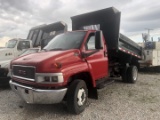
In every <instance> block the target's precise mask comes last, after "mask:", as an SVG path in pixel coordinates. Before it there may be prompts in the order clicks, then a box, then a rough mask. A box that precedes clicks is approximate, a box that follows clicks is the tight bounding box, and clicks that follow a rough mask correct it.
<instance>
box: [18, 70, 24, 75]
mask: <svg viewBox="0 0 160 120" xmlns="http://www.w3.org/2000/svg"><path fill="white" fill-rule="evenodd" d="M18 73H19V74H20V75H26V71H25V70H18Z"/></svg>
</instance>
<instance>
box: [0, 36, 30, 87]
mask: <svg viewBox="0 0 160 120" xmlns="http://www.w3.org/2000/svg"><path fill="white" fill-rule="evenodd" d="M28 48H32V41H31V40H27V39H20V38H19V39H17V38H15V39H11V40H9V41H8V43H7V44H6V47H5V48H2V49H0V56H1V57H0V85H3V86H4V85H8V83H9V82H8V81H9V79H10V77H7V75H8V67H9V65H10V64H9V63H10V61H11V60H12V59H14V58H16V57H18V56H19V55H20V54H22V53H23V52H24V51H25V50H27V49H28Z"/></svg>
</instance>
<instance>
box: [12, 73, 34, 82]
mask: <svg viewBox="0 0 160 120" xmlns="http://www.w3.org/2000/svg"><path fill="white" fill-rule="evenodd" d="M12 77H15V78H19V79H24V80H28V81H35V79H30V78H25V77H20V76H17V75H13V74H12Z"/></svg>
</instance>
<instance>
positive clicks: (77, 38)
mask: <svg viewBox="0 0 160 120" xmlns="http://www.w3.org/2000/svg"><path fill="white" fill-rule="evenodd" d="M85 33H86V32H67V33H64V34H60V35H57V36H56V37H54V38H53V39H52V40H51V41H50V42H49V43H48V45H47V46H46V47H44V49H45V50H68V49H79V48H80V45H81V43H82V41H83V38H84V36H85Z"/></svg>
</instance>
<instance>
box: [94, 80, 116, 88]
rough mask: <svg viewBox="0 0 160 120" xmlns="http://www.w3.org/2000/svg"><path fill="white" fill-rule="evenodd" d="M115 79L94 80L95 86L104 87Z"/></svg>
mask: <svg viewBox="0 0 160 120" xmlns="http://www.w3.org/2000/svg"><path fill="white" fill-rule="evenodd" d="M114 81H115V80H113V79H103V80H97V81H96V88H97V89H102V88H104V87H106V86H107V85H109V84H112V83H113V82H114Z"/></svg>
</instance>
